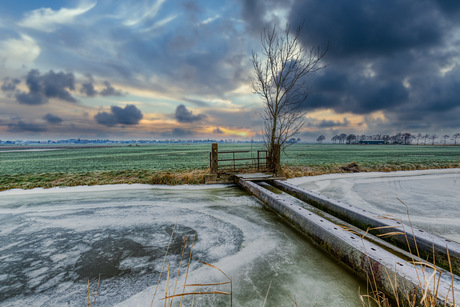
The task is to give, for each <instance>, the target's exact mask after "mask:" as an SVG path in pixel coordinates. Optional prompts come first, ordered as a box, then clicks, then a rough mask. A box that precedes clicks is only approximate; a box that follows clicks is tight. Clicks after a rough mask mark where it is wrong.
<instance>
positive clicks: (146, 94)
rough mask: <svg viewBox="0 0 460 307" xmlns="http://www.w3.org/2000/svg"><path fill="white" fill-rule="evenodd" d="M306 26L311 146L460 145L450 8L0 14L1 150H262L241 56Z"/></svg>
mask: <svg viewBox="0 0 460 307" xmlns="http://www.w3.org/2000/svg"><path fill="white" fill-rule="evenodd" d="M301 23H304V27H303V30H302V33H301V42H302V44H303V45H304V46H305V47H307V48H310V47H316V46H320V47H325V46H327V45H329V50H328V53H327V55H326V57H325V58H324V63H323V64H325V65H327V67H326V68H325V69H323V70H321V71H319V72H317V73H315V74H313V75H311V76H309V79H308V86H309V90H310V96H309V97H308V99H307V100H306V101H305V102H304V103H303V105H302V107H303V109H304V110H305V111H306V116H305V125H304V128H303V129H302V131H301V133H300V134H299V135H298V137H300V138H301V139H302V140H304V141H313V140H315V139H316V137H317V136H319V135H321V134H324V135H326V137H327V138H330V137H332V136H333V135H335V134H340V133H347V134H348V133H354V134H367V135H371V134H395V133H398V132H402V133H404V132H409V133H413V134H417V133H422V134H425V133H428V134H438V135H439V136H441V135H444V134H448V135H453V134H455V133H459V132H460V125H459V124H460V1H458V0H385V1H382V0H353V1H350V0H283V1H278V0H251V1H249V0H220V1H214V0H198V1H187V0H184V1H182V0H136V1H132V0H126V1H115V0H113V1H112V0H98V1H96V0H81V1H70V0H43V1H32V0H29V1H26V0H15V1H1V2H0V87H1V89H0V140H15V139H41V140H46V139H62V138H76V137H79V138H91V139H96V138H102V139H106V138H110V139H205V138H211V139H235V140H239V139H241V140H249V139H251V138H254V139H260V132H261V128H262V123H263V121H262V118H261V115H260V114H261V110H262V109H261V108H262V103H261V101H260V99H259V97H258V96H257V95H255V94H253V93H252V89H251V79H252V78H253V76H254V75H253V67H252V64H251V61H250V57H251V51H252V50H254V51H256V52H258V51H259V50H260V48H261V45H260V34H261V32H262V31H263V29H264V28H271V27H273V25H277V26H279V27H284V26H285V25H287V24H289V25H291V27H295V26H297V25H299V24H301Z"/></svg>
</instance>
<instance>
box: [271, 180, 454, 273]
mask: <svg viewBox="0 0 460 307" xmlns="http://www.w3.org/2000/svg"><path fill="white" fill-rule="evenodd" d="M273 185H274V186H275V187H277V188H279V189H281V190H282V191H284V192H286V193H289V194H291V195H293V196H295V197H297V198H299V199H301V200H303V201H305V202H307V203H309V204H311V205H313V206H315V207H317V208H319V209H321V210H323V211H325V212H327V213H330V214H332V215H334V216H336V217H338V218H340V219H342V220H344V221H346V222H348V223H350V224H353V225H355V226H357V227H359V228H361V229H362V230H364V231H366V230H367V229H368V228H376V227H386V228H382V229H377V230H373V231H371V233H373V234H384V233H389V232H402V231H404V232H406V234H407V237H406V236H405V235H395V236H388V237H383V239H386V240H387V241H388V242H390V243H392V244H395V245H397V246H398V247H400V248H402V249H405V250H409V249H408V246H407V242H409V243H410V248H411V251H412V253H413V254H416V250H417V249H418V251H419V253H420V257H421V258H423V259H428V260H429V261H431V262H433V251H434V254H435V260H436V265H440V266H441V267H443V268H445V269H446V270H449V269H450V268H449V259H448V255H447V250H446V247H447V248H448V249H449V257H450V263H451V267H452V271H453V272H454V274H456V275H460V244H458V243H457V242H454V241H451V240H448V239H445V238H442V237H439V236H436V235H433V234H431V233H428V232H426V231H424V230H422V229H418V228H415V227H412V229H411V227H410V226H408V225H405V224H402V223H401V222H400V221H396V220H393V219H389V218H388V217H385V216H379V215H378V214H376V213H372V212H369V211H367V210H364V209H359V208H356V207H354V206H352V205H350V204H347V203H343V202H340V201H337V200H334V199H331V198H329V197H327V196H324V195H321V194H319V193H315V192H313V191H309V190H306V189H301V188H299V187H297V186H295V185H293V184H290V183H287V182H284V181H279V180H275V181H273ZM412 232H413V233H412ZM414 240H415V241H414ZM415 243H416V244H415ZM416 246H417V247H416Z"/></svg>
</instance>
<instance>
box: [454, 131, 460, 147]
mask: <svg viewBox="0 0 460 307" xmlns="http://www.w3.org/2000/svg"><path fill="white" fill-rule="evenodd" d="M453 137H454V145H457V138H459V137H460V133H455V134H454V135H453Z"/></svg>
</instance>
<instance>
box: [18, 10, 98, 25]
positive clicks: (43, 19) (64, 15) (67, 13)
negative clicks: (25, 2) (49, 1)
mask: <svg viewBox="0 0 460 307" xmlns="http://www.w3.org/2000/svg"><path fill="white" fill-rule="evenodd" d="M95 6H96V3H92V4H87V5H82V6H80V7H77V8H74V9H68V8H62V9H60V10H59V11H54V10H52V9H50V8H41V9H38V10H34V11H31V12H28V13H26V14H25V18H24V19H23V20H21V21H20V22H19V25H20V26H22V27H26V28H33V29H36V30H40V31H44V32H53V31H54V30H55V29H56V25H59V24H69V23H72V22H73V21H74V19H75V17H77V16H79V15H82V14H84V13H86V12H88V11H89V10H91V9H92V8H93V7H95Z"/></svg>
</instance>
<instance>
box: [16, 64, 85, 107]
mask: <svg viewBox="0 0 460 307" xmlns="http://www.w3.org/2000/svg"><path fill="white" fill-rule="evenodd" d="M26 85H27V87H28V89H29V91H28V92H22V91H19V92H17V93H16V99H17V101H18V102H19V103H23V104H28V105H40V104H44V103H47V102H48V99H49V98H56V99H60V100H64V101H68V102H77V100H76V99H75V98H74V97H72V95H71V93H70V92H69V91H70V90H72V91H73V90H75V76H74V75H73V73H64V72H58V73H55V72H54V71H52V70H51V71H49V72H48V73H46V74H44V75H41V74H40V72H39V71H38V70H37V69H33V70H31V71H29V73H28V74H27V77H26Z"/></svg>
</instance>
